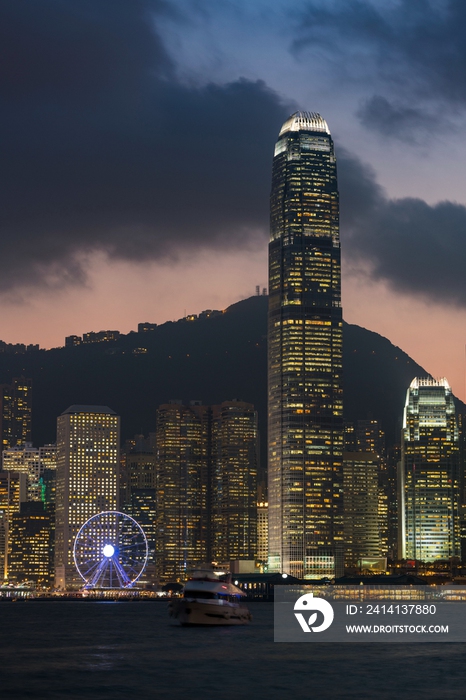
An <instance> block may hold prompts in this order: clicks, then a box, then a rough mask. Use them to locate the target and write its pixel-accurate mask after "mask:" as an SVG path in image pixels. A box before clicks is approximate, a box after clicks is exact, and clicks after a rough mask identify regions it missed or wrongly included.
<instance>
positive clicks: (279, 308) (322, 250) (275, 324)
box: [268, 112, 343, 578]
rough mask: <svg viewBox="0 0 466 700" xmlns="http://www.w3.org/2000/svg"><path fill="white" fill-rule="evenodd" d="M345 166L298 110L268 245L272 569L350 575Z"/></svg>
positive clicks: (280, 170) (322, 127)
mask: <svg viewBox="0 0 466 700" xmlns="http://www.w3.org/2000/svg"><path fill="white" fill-rule="evenodd" d="M340 280H341V273H340V238H339V203H338V188H337V170H336V159H335V153H334V147H333V141H332V137H331V135H330V131H329V128H328V126H327V123H326V122H325V120H324V119H322V117H321V116H320V115H319V114H315V113H308V112H297V113H296V114H293V115H292V116H291V117H290V118H289V119H288V120H287V121H286V122H285V123H284V124H283V126H282V128H281V130H280V133H279V137H278V141H277V143H276V145H275V156H274V159H273V175H272V193H271V232H270V245H269V330H268V338H269V358H268V406H269V416H268V421H269V428H268V429H269V458H268V484H269V488H268V503H269V571H283V572H285V573H289V574H292V575H294V576H297V577H299V578H303V577H304V578H321V577H322V576H334V575H335V574H339V573H340V572H342V564H343V556H342V553H343V546H342V542H343V509H342V452H343V401H342V312H341V291H340V286H341V283H340Z"/></svg>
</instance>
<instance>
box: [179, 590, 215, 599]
mask: <svg viewBox="0 0 466 700" xmlns="http://www.w3.org/2000/svg"><path fill="white" fill-rule="evenodd" d="M184 597H185V598H209V599H212V598H216V597H217V594H216V593H212V592H211V591H185V592H184Z"/></svg>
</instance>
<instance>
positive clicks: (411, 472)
mask: <svg viewBox="0 0 466 700" xmlns="http://www.w3.org/2000/svg"><path fill="white" fill-rule="evenodd" d="M400 467H401V469H400V475H399V485H400V516H401V522H400V528H399V534H400V542H399V557H400V558H403V559H404V558H408V559H418V560H421V561H434V560H436V559H443V560H445V559H449V558H450V557H459V556H460V554H461V552H460V549H461V547H460V512H459V506H460V444H459V434H458V423H457V418H456V410H455V402H454V398H453V394H452V391H451V388H450V385H449V384H448V382H447V380H446V379H439V380H435V379H427V378H425V379H418V378H415V379H413V381H412V382H411V384H410V387H409V389H408V392H407V395H406V405H405V409H404V417H403V431H402V445H401V465H400Z"/></svg>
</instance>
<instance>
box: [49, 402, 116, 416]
mask: <svg viewBox="0 0 466 700" xmlns="http://www.w3.org/2000/svg"><path fill="white" fill-rule="evenodd" d="M70 413H108V414H110V415H112V416H116V413H115V411H112V409H111V408H109V407H108V406H85V405H84V404H83V405H81V404H73V405H72V406H69V407H68V408H67V409H66V411H63V413H62V416H66V415H68V414H70Z"/></svg>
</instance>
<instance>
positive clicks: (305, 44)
mask: <svg viewBox="0 0 466 700" xmlns="http://www.w3.org/2000/svg"><path fill="white" fill-rule="evenodd" d="M465 34H466V4H465V3H464V2H463V0H446V1H445V2H441V3H439V2H437V3H435V2H430V1H429V0H415V1H413V0H400V1H399V2H397V3H388V4H386V5H384V4H380V6H379V8H376V7H375V6H374V5H373V4H372V3H371V2H369V0H366V1H362V0H352V2H346V0H336V2H334V3H322V2H316V1H315V0H311V1H310V2H309V3H308V5H307V8H306V11H305V12H304V14H303V16H302V21H301V24H300V28H299V30H298V35H297V38H296V40H295V42H294V44H293V49H294V51H295V52H296V53H297V54H298V55H302V56H304V55H306V53H307V52H311V53H312V54H313V56H314V55H316V53H317V52H318V54H319V55H324V56H327V58H328V59H329V60H330V59H331V60H332V66H334V69H335V70H337V71H338V70H339V71H340V77H342V78H343V77H344V78H345V80H348V79H350V80H354V81H355V82H357V83H358V84H361V83H362V84H364V85H366V86H367V87H368V89H371V85H373V84H375V83H376V84H377V86H378V87H377V93H380V92H381V89H382V86H383V88H384V91H385V95H384V96H383V97H381V96H380V94H377V95H374V97H373V98H372V99H371V100H369V102H368V103H367V104H366V106H365V107H363V108H362V110H360V113H359V116H360V118H361V120H362V121H363V123H364V124H365V125H366V126H367V127H369V128H372V129H375V130H378V131H380V132H381V133H382V134H383V135H385V136H387V135H389V136H397V137H401V138H404V139H405V138H406V135H407V132H409V131H410V130H412V129H413V128H414V126H415V125H416V124H419V123H421V124H422V126H423V127H424V128H426V129H428V128H429V114H430V113H432V114H433V115H434V118H432V119H431V120H430V128H431V129H432V130H433V129H435V128H437V129H438V128H439V124H440V125H443V126H446V127H448V125H449V120H448V117H449V116H451V113H455V112H456V111H457V110H460V111H461V110H463V109H464V107H465V106H466V42H465V40H464V37H465ZM393 97H394V98H395V103H392V99H391V98H393ZM388 98H390V101H388ZM383 101H384V102H383ZM445 107H447V111H445ZM384 108H385V109H384ZM441 108H443V109H441Z"/></svg>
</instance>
